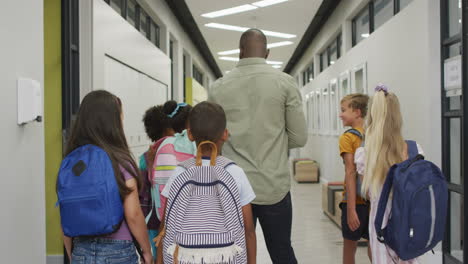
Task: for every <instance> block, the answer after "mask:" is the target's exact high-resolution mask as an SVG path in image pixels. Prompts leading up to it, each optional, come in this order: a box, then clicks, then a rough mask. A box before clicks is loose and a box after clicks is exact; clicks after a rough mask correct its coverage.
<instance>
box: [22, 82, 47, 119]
mask: <svg viewBox="0 0 468 264" xmlns="http://www.w3.org/2000/svg"><path fill="white" fill-rule="evenodd" d="M17 85H18V125H23V124H26V123H29V122H33V121H37V122H42V90H41V83H40V82H38V81H36V80H31V79H26V78H19V79H18V83H17Z"/></svg>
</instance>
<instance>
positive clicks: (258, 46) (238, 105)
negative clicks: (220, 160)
mask: <svg viewBox="0 0 468 264" xmlns="http://www.w3.org/2000/svg"><path fill="white" fill-rule="evenodd" d="M239 46H240V56H239V58H240V61H239V63H238V64H237V66H236V67H235V68H234V69H233V70H232V71H230V72H229V73H228V74H227V75H225V76H224V77H223V78H220V79H219V80H217V81H216V82H215V83H214V84H213V85H212V87H211V89H210V93H209V97H208V100H210V101H213V102H216V103H218V104H220V105H221V106H222V107H223V108H224V110H225V112H226V116H227V122H228V123H227V126H228V130H229V134H230V136H229V140H228V142H226V144H225V145H224V148H223V156H226V157H228V158H230V159H232V160H233V161H235V162H236V163H237V164H238V165H239V166H240V167H241V168H243V169H244V171H245V173H246V174H247V177H248V178H249V181H250V183H251V185H252V187H253V189H254V192H255V194H256V198H255V200H254V201H253V202H252V210H253V215H254V223H256V221H257V219H258V220H259V222H260V225H261V226H262V230H263V233H264V236H265V241H266V245H267V248H268V252H269V254H270V257H271V259H272V261H273V263H281V264H289V263H293V264H294V263H297V260H296V257H295V255H294V250H293V248H292V246H291V225H292V204H291V195H290V193H289V191H290V188H291V177H290V175H289V169H288V150H289V149H292V148H298V147H303V146H304V145H305V144H306V141H307V132H306V122H305V118H304V112H303V108H302V99H301V94H300V92H299V89H298V88H297V85H296V82H295V80H294V79H293V78H292V77H291V76H290V75H288V74H286V73H283V72H280V71H279V70H277V69H274V68H273V67H271V66H270V65H268V64H267V63H266V58H267V57H268V54H269V50H268V49H267V47H266V46H267V41H266V37H265V35H264V34H263V33H262V32H261V31H260V30H257V29H249V30H247V31H246V32H244V33H243V34H242V36H241V39H240V45H239Z"/></svg>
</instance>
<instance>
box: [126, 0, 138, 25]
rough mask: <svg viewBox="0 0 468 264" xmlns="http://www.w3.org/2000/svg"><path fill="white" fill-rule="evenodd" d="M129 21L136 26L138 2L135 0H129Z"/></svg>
mask: <svg viewBox="0 0 468 264" xmlns="http://www.w3.org/2000/svg"><path fill="white" fill-rule="evenodd" d="M127 21H128V23H130V25H132V26H135V25H136V23H135V21H136V2H135V0H127Z"/></svg>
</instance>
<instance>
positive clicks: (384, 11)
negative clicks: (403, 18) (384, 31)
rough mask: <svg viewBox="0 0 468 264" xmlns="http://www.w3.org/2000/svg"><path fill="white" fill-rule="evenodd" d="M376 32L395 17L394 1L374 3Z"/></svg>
mask: <svg viewBox="0 0 468 264" xmlns="http://www.w3.org/2000/svg"><path fill="white" fill-rule="evenodd" d="M374 14H375V15H374V30H377V29H378V28H379V27H380V26H382V25H383V24H384V23H385V22H387V21H388V20H389V19H390V18H392V17H393V0H375V1H374Z"/></svg>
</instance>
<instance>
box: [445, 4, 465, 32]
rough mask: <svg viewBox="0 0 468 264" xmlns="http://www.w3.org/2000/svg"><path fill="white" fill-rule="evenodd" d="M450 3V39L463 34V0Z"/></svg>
mask: <svg viewBox="0 0 468 264" xmlns="http://www.w3.org/2000/svg"><path fill="white" fill-rule="evenodd" d="M447 3H448V26H449V37H452V36H455V35H457V34H459V33H461V5H462V4H461V3H462V2H461V0H450V1H447Z"/></svg>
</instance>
